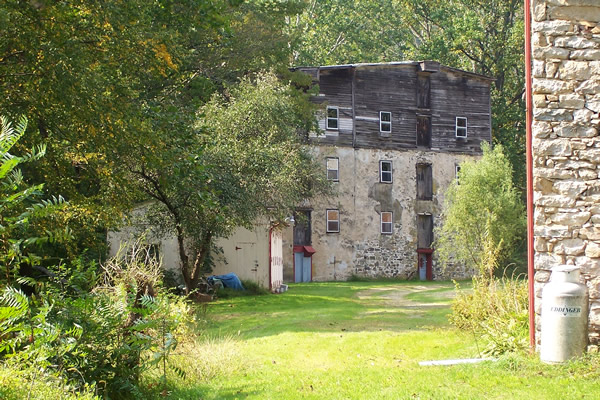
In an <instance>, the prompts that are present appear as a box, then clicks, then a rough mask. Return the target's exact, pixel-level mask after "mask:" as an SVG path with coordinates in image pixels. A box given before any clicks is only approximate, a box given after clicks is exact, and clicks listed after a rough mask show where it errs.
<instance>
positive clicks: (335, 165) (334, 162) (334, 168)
mask: <svg viewBox="0 0 600 400" xmlns="http://www.w3.org/2000/svg"><path fill="white" fill-rule="evenodd" d="M339 164H340V160H339V159H338V158H337V157H328V158H327V179H328V180H330V181H334V182H337V181H339V179H340V176H339V175H340V174H339V167H340V165H339Z"/></svg>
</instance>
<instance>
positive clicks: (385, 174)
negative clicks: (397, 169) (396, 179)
mask: <svg viewBox="0 0 600 400" xmlns="http://www.w3.org/2000/svg"><path fill="white" fill-rule="evenodd" d="M392 174H393V173H392V162H391V161H379V182H381V183H392V180H393V175H392Z"/></svg>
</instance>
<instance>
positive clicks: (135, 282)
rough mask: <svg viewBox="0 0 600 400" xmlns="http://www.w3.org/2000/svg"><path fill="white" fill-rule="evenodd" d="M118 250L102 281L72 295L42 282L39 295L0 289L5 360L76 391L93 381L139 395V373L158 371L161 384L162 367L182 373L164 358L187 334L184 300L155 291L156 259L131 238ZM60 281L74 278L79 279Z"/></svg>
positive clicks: (116, 392)
mask: <svg viewBox="0 0 600 400" xmlns="http://www.w3.org/2000/svg"><path fill="white" fill-rule="evenodd" d="M119 256H120V258H116V259H113V260H111V261H109V262H108V263H107V264H106V265H104V266H103V268H104V274H103V275H102V277H101V278H102V279H101V280H100V282H101V284H98V285H96V287H95V288H94V289H93V290H92V291H91V292H84V293H79V294H78V295H77V296H75V297H69V296H68V295H65V293H67V292H68V291H63V290H56V289H54V290H52V289H51V288H47V289H46V290H45V292H44V293H43V296H42V298H43V300H40V299H39V298H38V297H31V298H29V297H27V296H25V295H24V294H23V293H22V292H20V291H18V290H16V289H12V288H7V289H5V292H4V295H3V296H2V297H0V301H1V302H2V304H1V306H2V307H1V308H0V350H2V349H3V350H4V351H5V357H4V358H5V363H4V365H5V366H6V365H8V364H6V363H7V362H8V361H12V362H14V363H18V365H20V366H21V367H22V368H23V369H28V368H31V369H32V370H36V371H41V377H43V378H44V379H50V378H51V377H57V378H60V379H64V380H65V382H67V383H68V384H69V385H71V386H72V387H74V388H77V389H80V390H83V391H85V390H87V389H86V388H89V387H94V388H95V391H96V393H98V394H101V395H103V396H104V397H108V398H111V399H116V398H143V394H142V392H141V391H140V390H139V380H140V376H141V374H142V373H143V372H144V371H148V370H150V369H155V370H157V371H159V372H160V374H159V375H160V382H158V385H159V386H160V387H166V385H167V381H166V377H167V370H168V369H173V370H175V371H177V373H179V374H183V373H184V372H183V371H181V370H180V369H178V367H177V366H171V364H170V363H169V357H170V354H171V352H172V351H173V350H174V349H175V347H176V346H177V343H178V339H177V338H178V337H180V336H181V335H183V334H187V333H188V332H187V331H186V330H185V327H186V326H187V322H188V320H189V318H190V315H191V313H190V308H189V306H188V304H187V303H186V302H185V300H184V299H182V298H179V297H175V296H173V295H170V294H169V293H167V292H166V291H164V290H162V287H161V282H160V262H159V260H156V259H155V258H152V257H149V253H148V251H147V249H146V248H144V247H143V246H140V245H139V244H138V245H135V246H133V247H132V248H130V250H128V252H127V253H126V254H125V255H122V254H120V255H119ZM76 271H77V270H75V273H76ZM84 276H88V277H89V276H90V274H89V273H88V272H85V273H84ZM92 276H93V274H92ZM60 279H61V282H63V283H64V282H67V283H68V282H78V283H80V284H81V279H79V278H73V279H71V280H65V279H64V278H60ZM7 359H10V360H7ZM14 365H17V364H14Z"/></svg>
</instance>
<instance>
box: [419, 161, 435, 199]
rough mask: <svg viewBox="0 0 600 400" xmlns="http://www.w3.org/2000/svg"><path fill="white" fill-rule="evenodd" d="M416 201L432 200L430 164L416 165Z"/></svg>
mask: <svg viewBox="0 0 600 400" xmlns="http://www.w3.org/2000/svg"><path fill="white" fill-rule="evenodd" d="M417 199H418V200H431V199H433V176H432V172H431V164H417Z"/></svg>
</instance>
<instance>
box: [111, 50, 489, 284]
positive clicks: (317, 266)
mask: <svg viewBox="0 0 600 400" xmlns="http://www.w3.org/2000/svg"><path fill="white" fill-rule="evenodd" d="M297 70H300V71H302V72H304V73H307V74H309V75H310V76H311V77H312V81H313V83H314V84H315V85H318V87H319V93H318V95H315V96H314V97H313V98H312V99H313V101H314V102H316V103H318V104H320V105H321V106H322V107H321V108H320V109H321V110H322V112H321V114H320V115H319V116H318V117H319V130H318V131H317V132H310V133H308V134H307V140H308V143H309V145H310V146H311V147H312V149H313V151H314V154H315V156H316V158H317V159H318V160H319V161H320V162H321V166H322V173H323V174H324V175H326V176H327V178H328V179H329V180H331V181H332V182H333V186H335V194H334V195H333V196H331V197H327V198H320V199H314V200H312V201H311V202H306V203H305V204H302V205H301V206H299V207H298V208H297V209H296V212H295V215H294V222H293V223H289V224H284V225H276V224H275V225H271V224H270V223H269V222H268V221H257V224H256V227H255V228H254V229H253V230H247V229H244V228H240V229H238V230H237V231H236V232H235V233H234V234H233V235H231V236H230V237H229V238H226V239H219V240H218V241H217V243H216V244H217V245H218V246H219V247H220V248H221V249H222V250H223V256H224V257H221V256H219V257H215V262H216V265H215V268H214V270H213V272H214V273H215V274H223V273H228V272H234V273H236V274H237V275H238V276H239V277H240V278H241V279H247V280H253V281H255V282H257V283H259V284H260V285H262V286H265V287H268V288H271V289H273V290H277V288H278V287H279V285H281V283H282V282H308V281H326V280H346V279H348V278H350V277H351V276H352V275H357V276H363V277H395V278H399V279H411V278H413V279H414V278H416V279H423V280H425V279H430V280H431V279H436V280H437V279H448V278H456V279H460V278H467V277H470V276H471V275H472V271H470V270H467V269H465V267H464V266H457V267H455V268H453V269H452V268H451V269H447V270H442V268H441V266H440V265H438V263H436V254H435V249H433V248H432V242H433V240H434V237H433V233H434V227H435V226H437V225H438V224H440V214H441V211H442V206H443V201H444V192H445V191H446V189H447V188H448V186H449V185H450V184H451V183H452V182H453V181H454V180H455V179H456V171H457V168H458V167H459V165H460V163H461V162H462V161H464V160H468V159H474V158H478V157H480V156H481V142H482V141H487V142H490V141H491V111H490V82H491V80H490V79H489V78H487V77H485V76H482V75H478V74H474V73H470V72H466V71H461V70H458V69H454V68H449V67H446V66H443V65H440V64H439V63H437V62H432V61H423V62H394V63H385V64H352V65H332V66H321V67H301V68H297ZM136 212H137V213H140V214H142V215H143V213H144V205H140V207H139V208H138V209H137V210H136ZM289 222H291V221H289ZM145 229H148V227H147V226H131V227H124V228H123V229H122V230H121V231H119V232H109V235H108V241H109V244H110V248H111V254H115V253H116V251H117V249H118V248H119V245H120V243H121V242H122V241H124V240H125V239H127V238H130V237H132V236H135V233H136V232H141V231H144V230H145ZM152 240H154V242H153V243H154V244H153V245H152V246H154V248H155V249H156V252H157V253H158V254H160V255H161V256H162V258H163V263H164V265H165V268H167V269H171V270H174V271H178V270H179V268H180V267H179V265H180V263H179V258H178V252H177V248H176V241H175V239H174V238H158V237H152Z"/></svg>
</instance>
